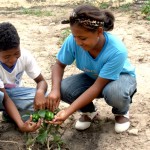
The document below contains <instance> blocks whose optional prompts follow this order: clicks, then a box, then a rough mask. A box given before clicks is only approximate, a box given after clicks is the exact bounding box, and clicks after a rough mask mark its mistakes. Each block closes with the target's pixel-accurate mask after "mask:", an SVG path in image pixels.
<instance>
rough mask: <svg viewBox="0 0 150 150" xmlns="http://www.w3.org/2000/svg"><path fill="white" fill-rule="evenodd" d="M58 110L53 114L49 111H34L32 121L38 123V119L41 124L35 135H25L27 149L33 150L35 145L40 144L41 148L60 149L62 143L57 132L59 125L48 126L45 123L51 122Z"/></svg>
mask: <svg viewBox="0 0 150 150" xmlns="http://www.w3.org/2000/svg"><path fill="white" fill-rule="evenodd" d="M58 111H59V110H56V111H55V112H54V113H53V112H51V111H49V110H39V111H35V112H34V113H33V114H32V121H33V122H38V120H39V119H42V120H43V122H42V124H41V126H40V128H39V129H38V132H37V133H36V134H35V133H26V146H27V149H30V150H32V148H33V149H34V146H35V144H40V145H42V146H43V147H47V149H50V148H57V149H58V150H60V149H61V146H62V145H63V141H62V139H61V134H60V132H59V128H60V126H59V125H54V124H49V123H46V121H51V120H53V118H54V116H55V114H56V113H57V112H58Z"/></svg>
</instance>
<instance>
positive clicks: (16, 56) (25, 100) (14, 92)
mask: <svg viewBox="0 0 150 150" xmlns="http://www.w3.org/2000/svg"><path fill="white" fill-rule="evenodd" d="M24 72H26V73H27V75H28V76H29V77H30V78H32V79H33V80H34V81H35V82H36V84H37V87H36V88H27V87H21V79H22V75H23V73H24ZM46 91H47V83H46V81H45V79H44V78H43V76H42V74H41V73H40V69H39V67H38V66H37V64H36V61H35V59H34V58H33V56H31V54H30V53H29V52H28V51H26V50H24V49H21V48H20V38H19V35H18V33H17V30H16V28H15V27H14V26H13V25H12V24H11V23H8V22H3V23H0V110H3V111H4V109H5V111H6V113H7V114H8V115H9V116H10V118H11V119H12V120H13V121H14V122H15V123H16V124H17V126H18V127H19V129H20V130H21V131H22V132H32V131H35V130H36V129H38V128H39V126H40V124H41V121H40V120H39V121H38V123H34V122H32V116H31V117H30V119H29V120H27V121H26V122H24V121H23V120H22V119H21V116H20V113H22V112H25V111H33V110H34V109H35V110H37V109H44V108H45V103H46V99H45V93H46Z"/></svg>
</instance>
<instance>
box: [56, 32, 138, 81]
mask: <svg viewBox="0 0 150 150" xmlns="http://www.w3.org/2000/svg"><path fill="white" fill-rule="evenodd" d="M104 36H105V44H104V46H103V48H102V50H101V51H100V53H99V55H98V56H97V57H96V58H93V57H92V56H91V55H90V54H89V52H88V51H85V50H84V49H83V48H82V47H80V46H78V45H77V44H76V42H75V40H74V37H73V35H72V34H70V35H69V36H68V37H67V38H66V40H65V42H64V44H63V45H62V47H61V49H60V51H59V53H58V54H57V59H58V60H59V61H60V62H61V63H63V64H65V65H71V64H72V63H73V62H74V61H76V66H77V68H79V69H80V70H82V71H84V72H85V73H86V74H87V75H88V76H90V77H91V78H93V79H96V78H97V77H98V76H99V77H101V78H105V79H110V80H117V79H118V78H119V76H120V74H121V73H127V74H130V75H132V76H135V69H134V67H133V66H132V65H131V64H130V62H129V60H128V58H127V49H126V47H125V45H124V44H123V42H122V41H121V40H120V39H118V38H117V37H116V36H114V35H112V34H110V33H107V32H104Z"/></svg>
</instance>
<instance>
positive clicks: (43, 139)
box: [36, 131, 48, 144]
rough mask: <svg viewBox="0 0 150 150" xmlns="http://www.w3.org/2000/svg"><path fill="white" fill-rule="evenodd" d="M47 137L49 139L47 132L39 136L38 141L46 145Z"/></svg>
mask: <svg viewBox="0 0 150 150" xmlns="http://www.w3.org/2000/svg"><path fill="white" fill-rule="evenodd" d="M47 137H48V134H47V131H45V132H43V133H41V134H39V135H38V137H37V138H36V141H37V142H39V143H41V144H44V143H46V142H47Z"/></svg>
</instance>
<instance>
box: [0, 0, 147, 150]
mask: <svg viewBox="0 0 150 150" xmlns="http://www.w3.org/2000/svg"><path fill="white" fill-rule="evenodd" d="M31 1H32V0H31ZM10 2H12V1H8V0H7V2H4V1H2V0H1V1H0V22H4V21H5V22H6V21H9V22H11V23H12V24H14V25H15V27H16V28H17V30H18V33H19V35H20V38H21V46H22V47H24V48H26V49H28V50H30V51H31V52H32V54H33V55H34V56H35V58H36V60H37V61H38V64H39V66H40V67H41V71H42V74H43V75H44V76H45V78H46V80H47V82H48V84H49V90H50V87H51V82H50V80H51V79H50V77H51V71H50V67H51V65H53V64H54V62H55V55H56V53H57V52H58V50H59V48H60V44H59V41H60V37H61V36H62V30H64V29H65V28H67V27H68V25H62V24H60V21H61V20H62V19H66V18H67V17H68V16H69V14H70V12H71V10H72V8H73V7H75V4H74V3H73V1H72V3H71V0H70V1H69V2H68V1H67V2H66V3H65V2H64V1H63V2H62V1H57V3H55V1H53V2H52V3H49V4H46V5H45V6H43V7H41V6H38V5H36V8H40V9H45V10H49V11H52V15H51V16H48V17H47V16H42V17H37V16H33V15H25V14H22V15H20V14H18V13H17V12H18V11H20V7H21V4H20V3H10ZM24 2H25V1H24ZM11 4H12V5H11ZM25 4H27V5H26V6H27V7H31V3H24V4H23V6H25ZM6 7H7V8H6ZM8 8H9V9H8ZM12 8H15V9H12ZM113 13H114V15H115V17H116V22H115V29H114V30H113V31H112V33H113V34H116V35H117V36H119V37H120V38H121V39H122V40H123V41H124V43H125V44H126V46H127V48H128V52H129V58H130V61H131V62H132V63H133V64H134V66H135V67H136V72H137V82H138V91H137V93H136V94H135V96H134V97H133V103H132V105H131V107H130V118H131V126H130V128H129V130H128V131H127V132H125V133H121V134H116V133H115V131H114V116H113V114H112V113H111V107H109V106H108V105H106V103H105V102H104V100H103V99H96V100H95V103H96V104H97V106H98V111H99V116H98V117H97V119H96V120H94V122H93V124H92V125H91V127H90V128H89V129H87V130H86V131H82V132H79V131H76V130H75V129H74V123H75V120H76V119H77V118H78V117H79V114H78V113H75V114H74V115H73V116H72V117H71V118H70V119H68V120H66V122H65V123H64V124H63V125H62V133H63V134H62V139H63V140H64V142H65V143H66V148H64V149H66V150H76V149H78V150H149V149H150V148H149V147H150V118H149V116H150V90H149V89H150V52H149V49H150V22H149V21H147V20H144V19H143V16H142V15H141V13H140V11H138V10H136V9H135V8H134V10H133V11H127V12H124V11H119V10H113ZM78 72H79V70H77V69H76V68H75V66H74V65H72V66H68V67H67V68H66V71H65V76H64V77H67V76H69V75H71V74H74V73H78ZM23 85H24V86H34V85H35V84H34V83H33V81H32V80H30V79H29V78H28V77H27V76H26V75H24V82H23ZM66 106H67V105H66V104H65V103H62V102H61V104H60V108H64V107H66ZM0 149H1V150H9V149H11V150H25V149H26V148H25V138H24V134H22V133H20V132H19V131H18V130H17V128H16V127H15V126H14V125H13V124H10V123H6V122H3V121H1V122H0ZM33 150H40V148H38V147H37V148H34V149H33Z"/></svg>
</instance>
